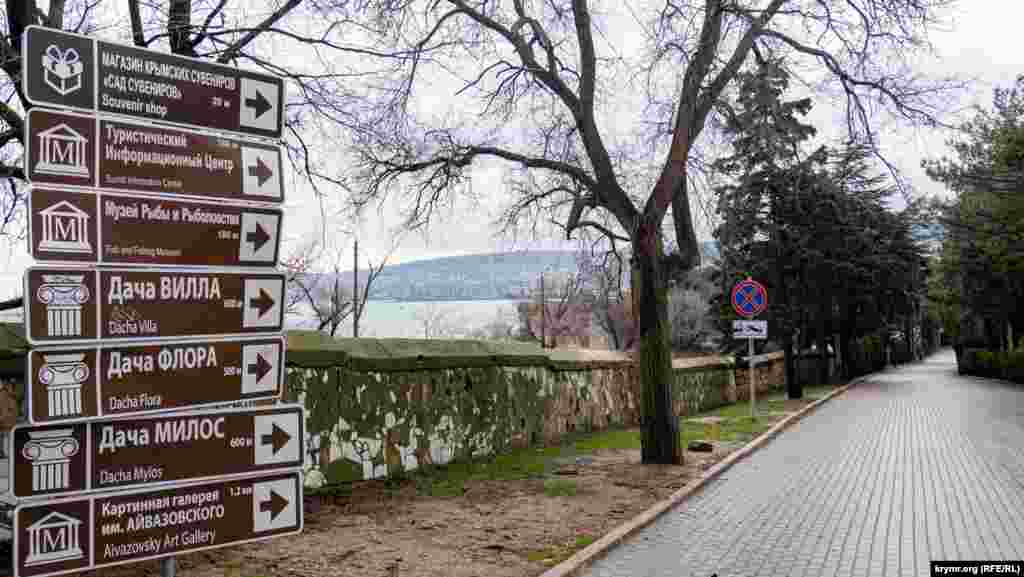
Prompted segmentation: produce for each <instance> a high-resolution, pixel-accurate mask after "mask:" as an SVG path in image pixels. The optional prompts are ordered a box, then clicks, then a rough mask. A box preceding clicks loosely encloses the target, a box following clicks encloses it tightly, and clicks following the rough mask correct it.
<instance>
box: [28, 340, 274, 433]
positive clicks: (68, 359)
mask: <svg viewBox="0 0 1024 577" xmlns="http://www.w3.org/2000/svg"><path fill="white" fill-rule="evenodd" d="M284 350H285V344H284V339H283V338H281V337H275V338H262V339H253V338H245V339H227V340H216V341H188V342H174V343H166V344H149V345H137V346H130V345H125V346H101V347H95V348H43V349H34V350H32V351H31V352H29V357H28V366H27V375H26V381H25V382H27V383H28V384H29V386H28V418H29V421H30V422H32V423H33V424H37V425H38V424H47V423H56V422H62V421H74V420H80V419H82V418H83V417H104V416H107V417H113V416H129V415H143V414H152V413H161V412H167V411H176V410H181V409H186V408H188V409H194V408H201V407H204V406H210V405H219V404H226V403H233V402H237V401H255V400H263V399H275V398H278V397H279V396H280V394H281V391H282V384H283V383H284Z"/></svg>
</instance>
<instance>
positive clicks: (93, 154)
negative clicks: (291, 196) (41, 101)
mask: <svg viewBox="0 0 1024 577" xmlns="http://www.w3.org/2000/svg"><path fill="white" fill-rule="evenodd" d="M25 124H26V132H27V134H28V142H27V146H26V147H25V148H26V155H25V174H26V176H27V178H28V180H29V181H30V182H33V183H36V184H59V185H63V186H76V187H77V186H81V187H99V188H102V189H105V190H113V191H127V192H142V193H160V194H170V195H175V196H181V197H194V198H199V199H203V198H205V199H209V198H211V197H213V198H218V199H230V200H240V201H246V202H260V203H267V202H274V203H279V202H281V201H283V200H284V185H283V179H282V177H281V170H282V163H281V147H280V146H278V145H268V144H263V143H259V142H255V141H252V140H246V139H239V138H227V137H223V136H215V135H209V134H204V133H201V132H197V131H194V130H186V129H183V128H170V127H165V126H153V125H151V124H145V123H140V122H130V121H126V120H118V119H109V118H96V117H94V116H91V115H84V114H74V113H69V112H57V111H52V110H45V109H41V108H34V109H32V110H30V111H29V112H28V115H27V118H26V121H25Z"/></svg>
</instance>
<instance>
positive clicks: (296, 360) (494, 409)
mask: <svg viewBox="0 0 1024 577" xmlns="http://www.w3.org/2000/svg"><path fill="white" fill-rule="evenodd" d="M8 332H10V331H8ZM3 336H4V333H2V332H0V429H9V428H10V426H11V425H12V424H13V422H14V420H15V418H16V417H17V419H18V420H23V419H24V418H25V414H24V408H25V407H24V402H19V401H21V400H22V397H23V394H24V383H23V382H22V380H23V375H24V356H25V350H26V347H25V346H24V343H23V342H21V341H17V342H14V341H12V342H14V344H8V345H7V346H4V342H3V338H2V337H3ZM15 336H17V335H15ZM287 336H288V346H287V352H286V365H287V375H288V376H287V379H288V380H287V393H286V398H287V399H288V400H294V401H299V402H302V403H304V404H305V406H306V408H307V416H308V421H307V432H308V433H309V437H308V438H307V446H308V448H309V449H310V450H309V451H308V453H307V465H309V467H310V468H312V467H313V466H314V463H316V467H317V468H321V469H324V470H326V473H327V477H328V478H330V479H341V478H348V479H364V478H377V477H381V476H384V475H387V474H391V473H394V472H397V471H399V470H402V469H413V468H416V467H419V466H423V465H425V464H429V463H438V464H440V463H446V462H448V461H451V460H452V459H459V458H470V457H477V456H481V455H486V454H493V453H496V452H498V453H500V452H502V451H506V450H509V449H511V448H513V447H522V446H528V445H533V444H554V443H558V442H559V441H561V440H562V439H563V438H564V437H565V436H566V435H568V434H572V433H575V432H581V431H593V430H602V429H607V428H609V427H636V426H639V425H640V382H639V376H638V375H639V373H638V371H637V370H636V365H635V360H634V358H633V357H632V356H631V355H630V354H628V353H619V352H613V351H596V350H586V349H577V350H561V349H555V350H550V349H548V350H545V349H541V348H539V347H537V346H535V345H528V344H522V343H494V342H485V341H474V340H412V339H330V338H329V337H327V336H326V335H323V334H321V333H315V332H303V331H292V332H289V333H288V335H287ZM12 338H13V337H12ZM9 340H10V339H9ZM673 368H674V373H673V375H674V387H673V389H674V394H675V399H674V402H673V407H674V411H675V413H676V415H678V416H680V417H683V416H687V415H692V414H694V413H698V412H701V411H705V410H709V409H713V408H715V407H718V406H721V405H723V404H728V403H731V402H735V401H736V400H737V399H745V398H746V397H745V388H744V387H743V386H742V385H743V384H744V383H745V382H746V381H745V378H746V377H745V369H739V370H737V369H736V368H735V366H734V364H733V360H732V359H731V358H729V357H706V358H696V359H683V360H676V361H674V362H673ZM758 371H759V374H762V376H761V377H759V382H760V384H759V389H760V390H761V391H763V392H767V391H768V390H769V389H773V388H779V387H781V386H782V383H783V378H782V375H783V370H782V357H781V354H780V355H778V357H777V358H776V359H774V360H772V361H771V364H770V365H768V366H766V367H761V368H759V369H758ZM738 385H739V386H738ZM19 405H20V406H19ZM3 432H6V431H0V433H3ZM0 436H2V435H0ZM2 440H3V439H0V441H2ZM321 465H323V467H321ZM312 477H315V476H312Z"/></svg>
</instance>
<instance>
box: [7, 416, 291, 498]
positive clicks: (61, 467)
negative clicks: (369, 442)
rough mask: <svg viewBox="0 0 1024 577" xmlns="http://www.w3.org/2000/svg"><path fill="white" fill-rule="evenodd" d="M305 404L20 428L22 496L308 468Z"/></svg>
mask: <svg viewBox="0 0 1024 577" xmlns="http://www.w3.org/2000/svg"><path fill="white" fill-rule="evenodd" d="M303 421H304V410H303V408H302V406H301V405H275V406H273V407H271V408H266V409H241V410H238V409H226V410H211V411H190V412H188V413H174V414H171V415H167V416H146V417H140V418H118V419H113V420H86V421H79V422H73V423H64V424H60V425H44V426H31V425H29V426H26V425H20V426H16V427H15V428H14V430H13V431H12V433H11V434H12V443H13V448H12V452H11V455H12V458H11V459H10V461H11V465H10V467H11V469H10V471H11V472H10V490H11V493H12V494H13V495H14V496H15V497H17V498H31V497H43V496H47V497H50V496H55V495H69V494H74V493H88V492H95V491H106V490H110V489H116V488H126V487H135V486H139V485H151V484H159V483H175V482H181V481H194V480H200V479H209V478H213V477H221V476H225V475H242V474H247V473H257V472H261V471H270V470H285V469H294V468H296V467H301V466H302V463H303V459H304V452H303V450H302V445H303V430H302V428H303Z"/></svg>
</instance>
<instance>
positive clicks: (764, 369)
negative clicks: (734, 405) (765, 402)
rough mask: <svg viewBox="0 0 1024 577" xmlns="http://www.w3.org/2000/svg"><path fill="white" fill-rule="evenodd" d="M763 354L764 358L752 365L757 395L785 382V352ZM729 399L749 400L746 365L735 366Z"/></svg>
mask: <svg viewBox="0 0 1024 577" xmlns="http://www.w3.org/2000/svg"><path fill="white" fill-rule="evenodd" d="M763 356H764V357H765V360H764V361H763V362H759V363H756V364H755V365H754V381H755V389H756V390H757V395H758V396H761V395H764V394H767V393H770V392H772V391H775V390H778V389H779V388H781V387H784V386H785V384H786V362H785V359H786V354H785V353H783V352H781V351H780V352H777V353H769V354H766V355H763ZM729 399H730V402H738V401H750V370H749V369H748V368H747V366H746V365H743V366H739V367H736V385H735V390H734V392H732V393H731V396H730V397H729Z"/></svg>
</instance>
